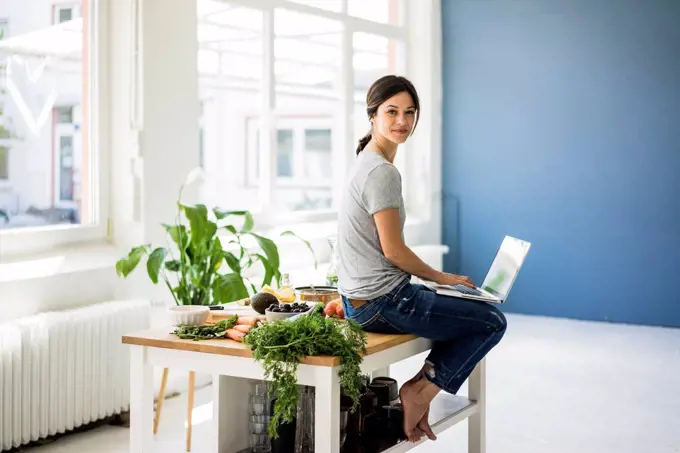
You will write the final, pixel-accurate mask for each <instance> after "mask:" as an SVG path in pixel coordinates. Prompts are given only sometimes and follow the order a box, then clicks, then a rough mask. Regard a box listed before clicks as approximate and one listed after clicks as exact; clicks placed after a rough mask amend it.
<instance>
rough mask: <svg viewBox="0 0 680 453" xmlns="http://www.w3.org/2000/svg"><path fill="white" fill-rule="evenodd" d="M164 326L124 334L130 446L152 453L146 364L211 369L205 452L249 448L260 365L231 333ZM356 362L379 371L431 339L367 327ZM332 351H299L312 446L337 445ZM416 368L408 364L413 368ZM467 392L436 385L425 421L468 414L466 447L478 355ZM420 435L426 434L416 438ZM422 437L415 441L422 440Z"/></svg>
mask: <svg viewBox="0 0 680 453" xmlns="http://www.w3.org/2000/svg"><path fill="white" fill-rule="evenodd" d="M170 330H171V329H163V330H158V329H156V330H147V331H143V332H136V333H131V334H128V335H125V336H123V343H125V344H128V345H130V453H151V452H154V446H153V443H154V440H153V425H152V424H153V399H154V388H153V367H163V368H172V369H173V370H174V369H180V370H187V371H196V372H202V373H208V374H211V375H212V376H213V430H212V440H211V449H210V451H211V453H240V452H245V451H249V450H248V447H249V426H248V422H249V417H248V395H249V393H250V391H251V384H252V383H253V382H254V381H255V380H262V379H264V372H263V369H262V367H261V366H260V364H259V363H258V362H256V361H255V360H254V359H253V357H252V354H251V352H250V350H249V348H248V346H246V345H244V344H242V343H238V342H235V341H233V340H226V339H225V340H204V341H192V340H180V339H179V338H177V337H176V336H175V335H172V334H170V333H168V332H169V331H170ZM367 342H368V344H367V348H366V349H367V351H366V355H365V356H364V360H363V363H362V365H361V371H362V373H363V374H369V373H373V375H374V376H376V375H380V376H385V375H387V374H388V373H389V366H390V365H391V364H393V363H396V362H399V361H401V360H404V359H407V358H409V357H412V356H414V355H416V354H420V353H422V352H425V351H427V350H429V349H430V347H431V342H430V341H429V340H426V339H424V338H418V337H415V336H413V335H382V334H372V333H369V334H368V337H367ZM339 365H340V359H339V358H338V357H328V356H313V357H307V358H305V359H304V360H303V361H302V363H301V364H300V366H299V367H298V383H299V384H300V385H308V386H314V387H315V414H314V417H315V418H314V420H315V427H314V446H315V448H314V450H315V452H316V453H339V452H340V384H339V379H338V370H339ZM414 373H415V370H414ZM468 388H469V395H468V398H469V399H468V398H466V397H462V396H452V395H447V394H444V393H443V392H442V393H440V395H438V396H437V398H435V400H434V401H433V404H432V409H431V411H430V422H431V424H432V428H433V430H434V432H435V433H437V434H439V433H440V432H442V431H443V430H445V429H447V428H449V427H451V426H453V425H454V424H456V423H458V422H459V421H462V420H465V419H466V418H469V419H470V420H469V424H468V437H469V441H468V444H469V447H468V451H469V453H483V452H484V451H485V362H484V361H482V362H480V363H479V364H478V365H477V367H476V368H475V370H474V371H473V373H472V375H471V376H470V380H469V387H468ZM423 441H426V440H423ZM421 442H422V441H421ZM415 445H418V444H411V443H408V442H402V443H400V444H397V445H395V446H393V447H391V448H390V449H388V450H385V451H388V452H391V453H397V452H405V451H408V450H410V449H411V448H413V447H414V446H415Z"/></svg>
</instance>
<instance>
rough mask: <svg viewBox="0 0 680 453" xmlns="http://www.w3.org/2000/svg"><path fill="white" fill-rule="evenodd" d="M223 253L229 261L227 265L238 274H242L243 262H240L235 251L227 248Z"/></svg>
mask: <svg viewBox="0 0 680 453" xmlns="http://www.w3.org/2000/svg"><path fill="white" fill-rule="evenodd" d="M223 255H224V259H225V261H226V262H227V265H228V266H229V269H231V270H232V271H234V272H236V273H237V274H240V273H241V264H240V263H239V259H238V258H236V257H235V256H234V254H233V253H231V252H228V251H226V250H224V251H223Z"/></svg>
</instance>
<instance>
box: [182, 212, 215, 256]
mask: <svg viewBox="0 0 680 453" xmlns="http://www.w3.org/2000/svg"><path fill="white" fill-rule="evenodd" d="M183 209H184V214H185V215H186V216H187V219H189V228H190V236H191V244H192V245H193V246H194V247H196V248H197V249H199V250H200V249H202V248H206V247H207V245H208V243H209V242H210V240H211V239H212V238H213V236H215V233H216V232H217V225H216V224H215V222H211V221H210V220H208V209H207V208H206V207H205V205H202V204H197V205H195V206H183Z"/></svg>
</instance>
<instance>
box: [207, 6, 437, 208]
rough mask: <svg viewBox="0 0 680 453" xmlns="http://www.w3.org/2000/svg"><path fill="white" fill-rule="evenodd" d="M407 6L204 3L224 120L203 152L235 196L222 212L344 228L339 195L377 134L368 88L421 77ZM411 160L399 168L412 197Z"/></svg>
mask: <svg viewBox="0 0 680 453" xmlns="http://www.w3.org/2000/svg"><path fill="white" fill-rule="evenodd" d="M427 4H428V5H429V2H427ZM404 7H405V2H404V1H402V0H372V1H370V2H366V1H364V0H249V1H245V0H230V1H226V2H223V1H217V0H197V12H198V14H197V16H198V29H197V32H198V35H197V40H198V46H199V49H198V69H199V71H198V72H199V92H200V96H201V98H203V97H206V96H209V97H211V98H213V99H215V109H214V111H213V113H212V115H208V114H207V112H204V115H203V121H204V122H203V123H202V124H204V127H205V134H206V136H213V137H214V140H212V141H208V140H206V141H205V142H204V145H203V153H204V155H205V160H206V162H208V161H210V162H215V163H216V164H217V165H216V166H214V167H211V168H210V166H209V168H207V169H206V170H207V173H208V174H209V175H211V176H212V177H213V178H215V179H216V180H218V181H219V183H220V184H221V185H222V186H226V187H224V190H220V191H219V193H220V195H219V200H216V201H217V204H219V205H220V206H223V207H225V208H231V209H239V208H247V209H250V210H252V211H255V212H256V213H257V212H260V213H266V214H267V215H266V216H268V215H269V214H270V213H272V212H277V213H286V212H295V213H297V214H299V215H297V216H296V217H295V218H298V219H301V220H303V219H305V218H309V219H311V218H312V217H313V218H319V219H320V218H322V217H323V216H326V217H323V218H328V219H329V220H330V219H332V218H334V216H335V212H336V211H335V210H336V209H337V204H338V201H339V197H340V194H341V191H339V190H338V187H339V185H340V184H341V183H342V181H343V180H344V178H345V177H346V172H347V171H348V169H349V166H350V165H351V163H352V160H353V158H354V152H353V150H354V148H355V146H356V145H355V144H356V142H357V140H358V139H359V138H360V137H361V136H363V135H364V134H365V133H366V132H367V130H368V127H369V123H368V119H367V118H366V113H365V112H366V105H365V96H366V91H367V90H368V87H369V86H370V84H371V83H373V81H375V80H376V79H378V78H379V77H381V76H383V75H385V74H403V75H406V76H408V75H409V74H408V71H407V68H408V66H407V63H408V55H407V49H408V47H407V46H406V41H405V40H406V38H407V36H409V31H408V24H407V21H406V18H407V15H406V14H405V13H404V9H403V8H404ZM239 125H241V127H239ZM403 154H404V153H400V154H399V155H398V156H399V157H398V160H397V162H396V164H397V166H398V167H399V168H400V170H401V172H402V176H403V179H404V188H405V190H407V187H408V184H409V177H408V173H409V168H407V165H406V161H405V160H404V157H403V156H402V155H403ZM211 156H213V157H211ZM207 186H208V187H211V188H214V187H215V186H216V185H215V184H208V185H207ZM206 197H207V195H206ZM266 216H265V217H266ZM305 216H310V217H305ZM274 217H277V218H278V217H279V216H274ZM281 217H282V218H287V217H289V216H285V215H284V216H281Z"/></svg>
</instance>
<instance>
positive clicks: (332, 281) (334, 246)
mask: <svg viewBox="0 0 680 453" xmlns="http://www.w3.org/2000/svg"><path fill="white" fill-rule="evenodd" d="M328 245H329V246H330V247H331V264H330V265H329V266H328V269H327V270H326V285H327V286H335V287H337V286H338V267H339V265H340V260H339V258H338V239H337V238H336V237H331V238H328Z"/></svg>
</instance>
